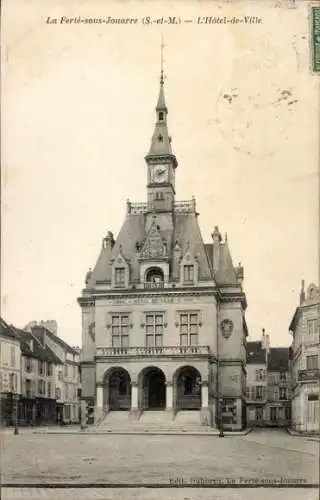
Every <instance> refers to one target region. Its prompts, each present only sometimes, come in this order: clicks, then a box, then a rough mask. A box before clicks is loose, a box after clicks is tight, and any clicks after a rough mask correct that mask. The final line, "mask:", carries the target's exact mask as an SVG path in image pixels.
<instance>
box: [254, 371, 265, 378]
mask: <svg viewBox="0 0 320 500" xmlns="http://www.w3.org/2000/svg"><path fill="white" fill-rule="evenodd" d="M264 379H265V371H264V370H263V369H262V368H261V369H259V370H256V380H264Z"/></svg>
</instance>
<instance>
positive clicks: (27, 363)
mask: <svg viewBox="0 0 320 500" xmlns="http://www.w3.org/2000/svg"><path fill="white" fill-rule="evenodd" d="M24 362H25V370H26V372H29V373H30V372H31V371H32V359H31V358H25V361H24Z"/></svg>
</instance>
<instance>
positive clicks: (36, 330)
mask: <svg viewBox="0 0 320 500" xmlns="http://www.w3.org/2000/svg"><path fill="white" fill-rule="evenodd" d="M32 334H33V335H35V336H36V337H37V338H38V339H40V340H41V342H42V343H44V334H45V335H47V336H48V337H50V338H51V339H52V340H53V341H54V342H56V343H57V344H59V345H60V346H61V347H62V348H63V349H65V350H66V351H68V352H70V353H71V354H78V352H77V351H76V350H75V349H73V348H72V347H71V346H70V345H69V344H67V342H65V341H64V340H62V339H61V338H60V337H58V335H55V334H54V333H53V332H52V331H51V330H49V329H48V328H46V327H45V326H43V325H36V326H34V327H32Z"/></svg>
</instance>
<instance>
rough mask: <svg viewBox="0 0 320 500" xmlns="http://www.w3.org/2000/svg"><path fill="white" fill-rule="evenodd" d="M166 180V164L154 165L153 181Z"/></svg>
mask: <svg viewBox="0 0 320 500" xmlns="http://www.w3.org/2000/svg"><path fill="white" fill-rule="evenodd" d="M167 180H168V167H167V165H155V166H154V169H153V182H157V183H158V182H166V181H167Z"/></svg>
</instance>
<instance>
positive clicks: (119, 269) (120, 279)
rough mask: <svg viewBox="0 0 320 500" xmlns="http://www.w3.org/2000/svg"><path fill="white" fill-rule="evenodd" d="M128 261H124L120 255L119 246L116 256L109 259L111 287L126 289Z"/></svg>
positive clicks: (128, 271) (128, 269)
mask: <svg viewBox="0 0 320 500" xmlns="http://www.w3.org/2000/svg"><path fill="white" fill-rule="evenodd" d="M129 263H130V260H128V259H126V258H125V257H124V255H123V253H122V247H121V245H120V248H119V252H118V255H117V256H116V257H114V258H113V259H111V265H112V283H113V286H114V287H116V288H118V287H121V288H127V287H128V284H129V279H130V276H129V273H130V267H129Z"/></svg>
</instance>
